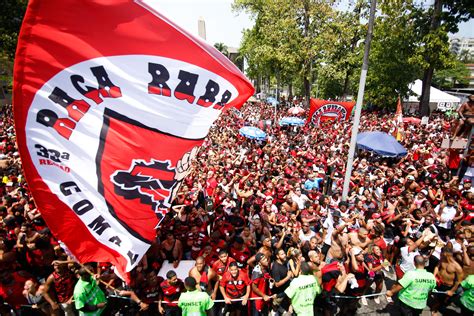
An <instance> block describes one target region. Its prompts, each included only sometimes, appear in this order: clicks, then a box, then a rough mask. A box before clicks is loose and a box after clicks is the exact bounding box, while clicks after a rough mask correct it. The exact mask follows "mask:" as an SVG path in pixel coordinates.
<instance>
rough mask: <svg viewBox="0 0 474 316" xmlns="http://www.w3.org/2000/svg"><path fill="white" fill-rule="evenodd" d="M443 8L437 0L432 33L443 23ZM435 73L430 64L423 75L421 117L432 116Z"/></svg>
mask: <svg viewBox="0 0 474 316" xmlns="http://www.w3.org/2000/svg"><path fill="white" fill-rule="evenodd" d="M442 6H443V3H442V0H435V2H434V11H433V16H432V17H431V25H430V32H431V31H434V30H436V29H438V28H439V26H440V22H441V19H440V16H441V9H442ZM428 58H429V56H428ZM433 73H434V66H431V64H430V66H429V67H428V69H425V72H424V74H423V85H422V90H421V98H420V114H421V117H424V116H430V87H431V80H432V79H433Z"/></svg>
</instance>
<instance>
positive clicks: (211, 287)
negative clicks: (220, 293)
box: [189, 257, 219, 300]
mask: <svg viewBox="0 0 474 316" xmlns="http://www.w3.org/2000/svg"><path fill="white" fill-rule="evenodd" d="M189 276H190V277H193V278H194V279H195V280H196V282H197V284H199V289H200V290H201V291H203V292H207V294H209V295H211V298H212V299H213V300H214V299H216V294H217V290H218V288H219V282H217V281H218V280H219V278H218V276H217V273H216V272H215V271H214V270H213V269H212V268H211V267H210V266H208V265H206V262H205V260H204V257H197V258H196V264H195V265H194V267H192V268H191V270H189Z"/></svg>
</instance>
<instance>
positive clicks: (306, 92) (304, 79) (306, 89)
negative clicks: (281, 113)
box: [303, 65, 311, 107]
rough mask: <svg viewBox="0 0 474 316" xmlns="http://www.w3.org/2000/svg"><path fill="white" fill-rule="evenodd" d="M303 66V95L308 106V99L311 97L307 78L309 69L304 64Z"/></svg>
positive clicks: (309, 82) (309, 73)
mask: <svg viewBox="0 0 474 316" xmlns="http://www.w3.org/2000/svg"><path fill="white" fill-rule="evenodd" d="M304 67H305V70H304V78H303V85H304V95H305V100H306V106H307V107H309V99H310V97H311V81H310V80H309V78H310V76H311V70H310V68H309V67H308V66H307V65H305V66H304Z"/></svg>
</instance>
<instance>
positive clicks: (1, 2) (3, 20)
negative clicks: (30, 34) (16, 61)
mask: <svg viewBox="0 0 474 316" xmlns="http://www.w3.org/2000/svg"><path fill="white" fill-rule="evenodd" d="M27 4H28V1H27V0H0V7H1V8H2V10H1V13H0V47H1V55H2V56H7V57H8V58H10V59H13V58H14V56H15V50H16V43H17V39H18V34H19V33H20V27H21V22H22V21H23V16H24V15H25V11H26V5H27Z"/></svg>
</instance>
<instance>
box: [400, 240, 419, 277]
mask: <svg viewBox="0 0 474 316" xmlns="http://www.w3.org/2000/svg"><path fill="white" fill-rule="evenodd" d="M400 253H401V255H402V260H401V261H400V269H402V271H403V272H405V273H406V272H408V271H412V270H415V269H416V268H415V263H414V259H415V256H416V255H419V254H420V253H419V252H418V249H417V250H415V251H412V252H408V246H405V247H402V248H401V249H400Z"/></svg>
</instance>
